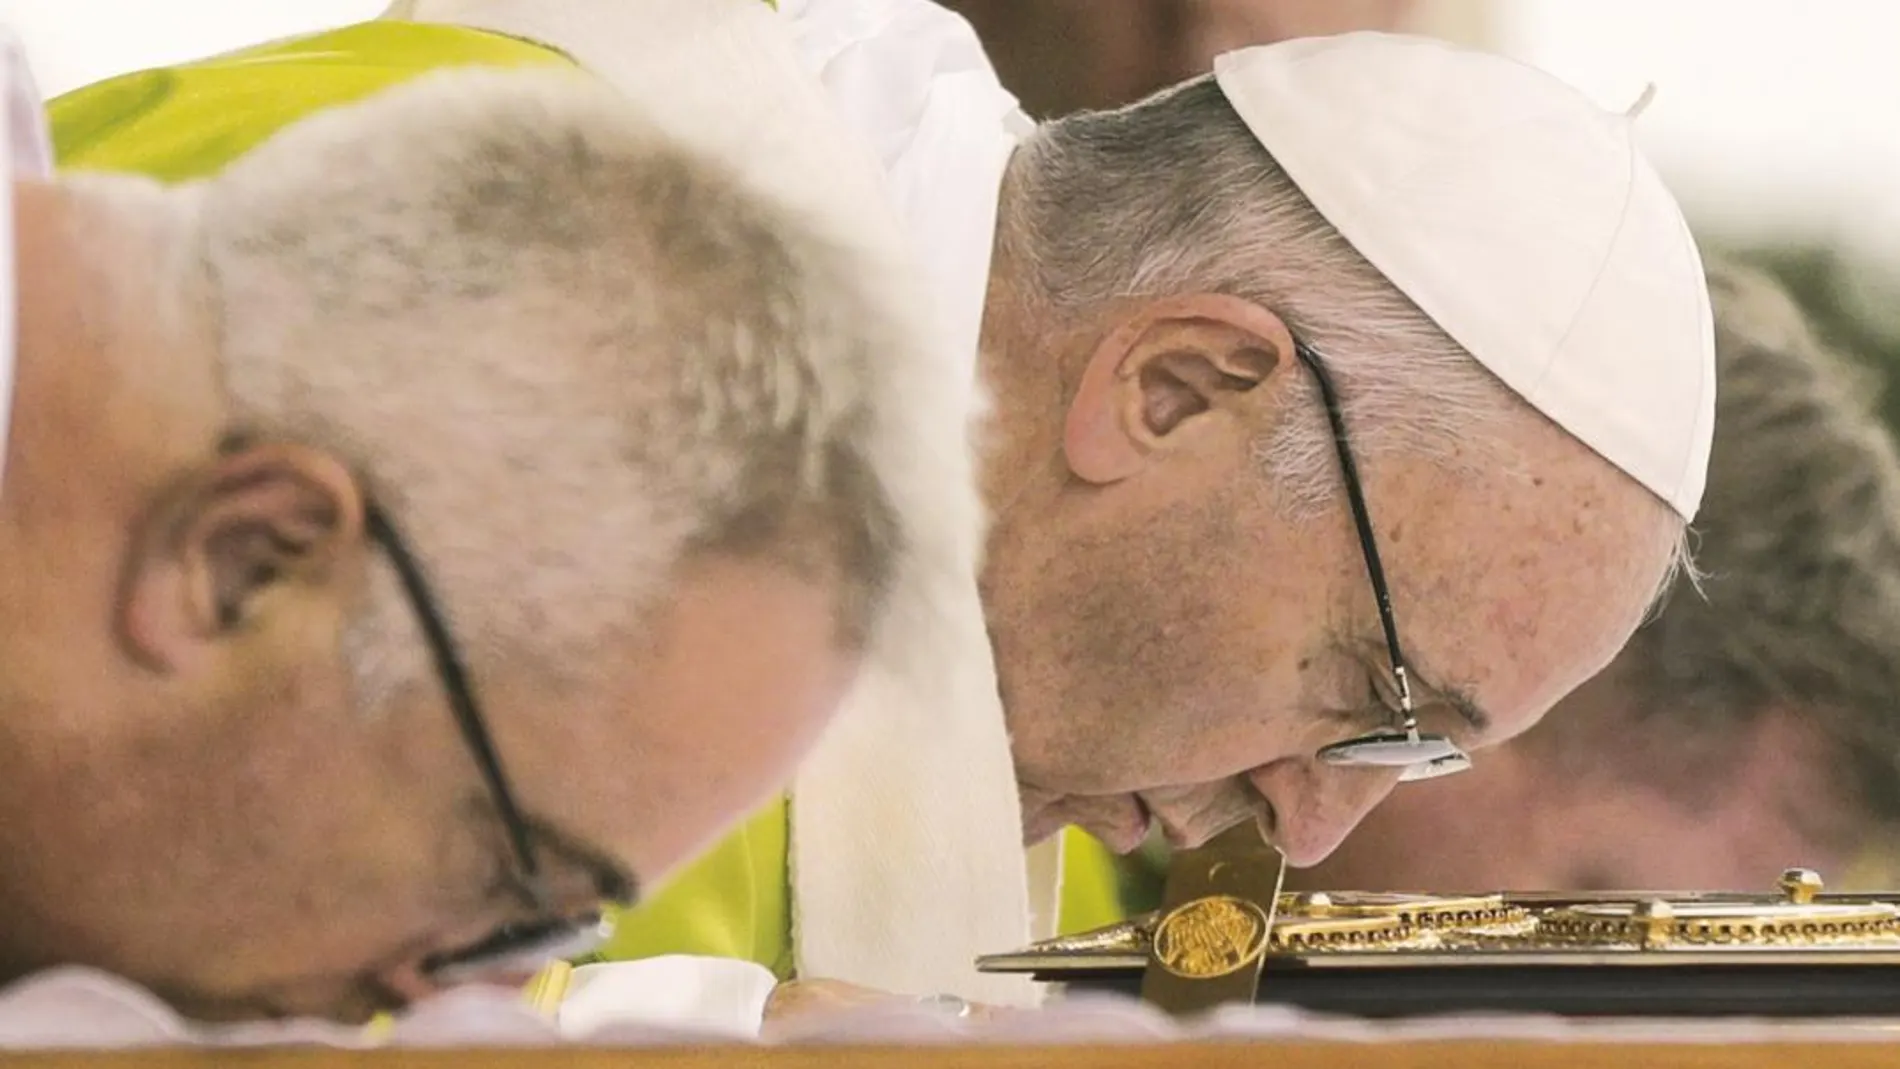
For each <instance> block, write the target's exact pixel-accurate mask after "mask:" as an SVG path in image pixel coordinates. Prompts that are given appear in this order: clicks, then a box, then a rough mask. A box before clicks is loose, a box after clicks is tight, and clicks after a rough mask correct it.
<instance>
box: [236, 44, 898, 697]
mask: <svg viewBox="0 0 1900 1069" xmlns="http://www.w3.org/2000/svg"><path fill="white" fill-rule="evenodd" d="M200 199H201V201H202V209H201V217H202V220H203V228H202V241H203V244H202V250H203V256H204V258H205V263H206V265H207V267H208V269H209V272H210V275H211V277H212V280H213V283H214V290H215V292H216V293H217V294H218V299H219V301H220V303H221V305H222V307H221V313H220V314H221V336H220V339H219V340H220V344H221V348H222V368H223V374H224V378H225V387H226V390H227V392H228V394H229V397H230V400H231V403H232V405H233V406H234V408H235V410H236V412H237V414H238V419H239V421H240V427H239V428H237V429H239V430H261V431H264V432H267V433H274V434H281V435H289V436H294V437H296V438H299V439H303V440H307V441H310V442H312V443H315V444H320V445H323V446H325V447H328V448H331V449H334V450H336V451H338V452H340V453H342V454H343V455H345V456H346V457H348V458H350V459H351V460H352V461H353V462H354V463H356V464H357V465H358V468H359V470H360V472H361V474H362V476H363V478H364V479H365V482H366V484H367V485H368V487H369V492H370V493H371V494H372V496H373V497H374V498H375V499H376V500H377V501H378V502H379V503H380V504H382V505H383V506H384V507H385V508H386V510H387V511H388V512H389V513H390V514H391V516H392V517H393V519H394V522H395V523H396V524H397V525H398V526H399V527H400V528H402V529H403V531H404V532H405V534H406V535H407V540H408V541H410V542H411V543H412V547H413V548H414V550H415V551H416V553H417V555H418V557H419V558H421V561H422V564H423V567H424V568H425V570H426V571H427V572H428V574H429V577H430V580H431V582H432V584H433V585H434V586H435V587H436V588H437V593H438V596H439V597H440V598H441V599H442V602H443V605H442V606H441V607H442V609H443V610H444V611H445V613H446V614H447V616H448V617H449V619H450V624H451V627H452V628H453V629H454V630H455V632H456V633H457V636H458V638H459V639H460V641H461V642H462V643H464V644H465V645H466V647H467V652H468V654H469V655H470V658H471V660H473V661H475V662H476V663H477V664H480V663H483V662H484V661H487V662H490V663H492V662H493V661H494V660H496V659H502V660H505V661H507V662H511V663H514V664H524V663H525V664H530V665H532V666H534V668H535V669H536V670H537V671H543V672H547V673H550V674H551V675H552V676H553V677H554V678H556V679H559V680H561V681H569V680H572V679H576V678H580V677H581V676H583V675H584V673H585V671H586V669H587V667H588V666H587V665H586V664H584V663H577V661H576V659H577V658H580V657H585V656H587V655H588V653H589V652H590V651H592V650H595V649H597V648H598V647H599V644H600V641H601V640H602V639H603V638H605V637H607V636H608V635H609V634H613V633H619V634H625V633H627V632H628V631H629V630H630V629H632V628H634V627H636V626H637V625H638V622H639V615H640V613H641V611H642V610H643V609H644V608H645V607H646V606H647V605H648V604H649V603H650V602H651V600H652V599H653V598H654V597H655V595H656V594H657V593H658V592H659V589H660V587H661V586H662V584H663V583H664V582H665V579H666V577H667V574H668V572H669V570H670V569H671V568H672V566H673V565H674V564H675V562H676V561H677V560H678V559H679V558H680V557H681V556H682V555H683V554H684V553H687V552H689V551H692V550H694V549H698V548H713V549H719V548H736V549H740V550H747V551H750V550H769V551H771V552H774V553H776V554H778V555H779V556H781V557H783V556H784V555H785V554H786V553H797V552H799V551H798V550H797V549H796V548H792V549H788V548H786V546H785V545H784V543H786V542H793V541H796V538H795V536H794V535H792V534H790V533H788V529H795V530H799V531H804V532H805V534H804V541H805V542H807V543H812V542H816V543H817V544H819V545H821V546H823V547H825V548H824V549H823V550H822V551H810V552H817V553H818V554H819V564H820V565H821V566H823V567H826V568H835V569H837V570H838V571H839V572H840V573H841V574H842V576H843V578H844V580H845V583H846V586H847V587H848V588H850V589H855V590H856V591H857V592H858V593H859V594H860V595H861V596H860V597H859V598H858V601H859V602H860V604H859V606H858V607H859V609H861V610H864V612H862V613H861V614H860V615H864V616H867V617H868V615H869V607H871V606H874V605H876V604H879V603H881V600H882V591H883V587H884V585H885V583H886V581H887V579H888V573H889V572H890V570H891V568H892V567H893V562H894V558H895V556H896V553H897V551H898V545H899V544H900V543H901V542H902V539H903V532H902V531H901V530H900V529H899V528H898V527H896V526H894V524H895V520H894V517H893V516H892V514H891V509H890V495H889V494H887V493H886V490H887V487H886V486H884V485H883V482H882V481H881V479H880V478H879V475H878V469H877V468H876V466H875V463H874V460H875V458H874V451H875V446H876V443H875V442H874V441H873V438H872V432H871V425H872V422H873V421H872V416H871V413H870V412H869V411H868V410H867V406H868V399H867V394H868V392H869V390H870V385H869V384H870V383H871V382H872V381H873V380H872V377H871V369H872V368H873V365H874V362H876V361H902V360H905V359H909V358H910V356H911V354H912V353H913V351H914V350H915V345H914V343H913V340H912V337H911V335H909V334H908V333H905V332H904V331H903V330H902V329H901V328H900V326H899V324H898V323H897V321H896V319H894V318H893V315H892V314H891V310H890V306H889V304H888V302H887V301H886V300H885V299H884V296H883V294H882V292H881V291H880V290H878V289H877V288H876V287H875V285H874V283H873V282H871V281H869V280H868V278H867V276H870V275H872V274H874V273H875V272H873V271H870V270H867V267H868V266H869V265H867V264H866V263H865V262H864V261H863V260H862V259H860V258H858V257H856V256H854V255H851V254H850V253H849V252H848V251H847V249H846V248H845V247H844V246H843V245H842V244H840V243H838V242H834V241H832V240H830V239H829V238H828V237H827V236H826V235H824V234H821V233H819V232H818V231H817V230H815V229H814V228H813V227H812V226H810V225H808V221H807V220H805V219H802V218H800V217H799V216H797V215H796V214H794V213H792V212H790V211H788V210H786V209H784V208H783V207H782V206H780V204H779V203H777V202H775V201H772V200H770V199H768V198H766V197H763V196H761V195H759V194H758V193H757V191H755V190H750V189H748V188H746V187H744V186H743V185H742V184H741V183H739V182H738V181H736V180H735V179H734V178H733V177H732V176H731V174H730V172H729V171H728V170H727V169H725V168H723V167H721V166H719V165H717V164H715V163H713V162H711V161H710V160H708V159H706V158H704V157H701V156H698V155H696V154H694V153H692V152H689V151H687V150H685V149H684V148H682V147H681V145H680V143H679V142H678V140H677V139H673V138H669V137H666V136H664V135H662V134H661V133H660V132H658V130H657V129H656V128H655V127H653V126H651V125H649V124H648V123H647V122H646V121H644V120H642V119H641V118H640V115H639V113H638V111H637V110H636V109H634V108H632V107H631V106H630V105H629V103H628V102H627V100H626V99H625V98H623V97H620V96H618V95H616V94H615V93H613V92H612V91H611V90H610V89H608V88H606V87H604V86H601V85H598V84H597V83H595V82H593V81H592V80H591V79H588V78H585V77H584V76H581V75H578V74H573V73H566V72H561V73H533V74H522V73H510V74H499V73H469V72H462V73H455V74H449V75H439V76H435V77H432V78H427V79H423V80H421V81H420V82H417V83H414V84H412V85H409V86H407V87H404V88H401V89H397V90H394V91H390V92H388V93H384V94H381V95H379V96H377V97H375V98H372V99H371V100H370V101H369V102H367V103H364V104H359V105H355V106H352V107H347V108H341V109H337V110H335V111H332V112H329V113H325V114H323V115H320V116H318V117H315V118H312V119H310V120H306V121H305V122H303V123H300V124H298V125H297V126H295V127H292V128H290V129H289V130H287V131H286V132H285V133H283V134H281V135H280V136H279V137H277V138H276V139H274V140H273V141H271V142H269V143H267V144H266V145H264V146H263V147H262V148H260V149H259V150H257V151H255V152H254V153H252V154H250V155H249V156H247V157H245V158H244V159H242V160H241V161H239V162H238V163H237V164H235V165H234V166H232V167H231V168H230V169H228V170H227V171H226V172H225V173H223V174H222V175H220V176H219V177H217V178H216V179H214V180H212V181H211V182H210V183H208V184H207V185H206V186H204V187H203V188H202V190H201V191H200ZM811 518H815V519H817V520H818V521H819V523H820V525H821V534H820V536H819V537H818V538H813V537H812V536H811V534H810V525H809V523H808V522H806V520H808V519H811ZM804 563H806V564H809V563H811V561H810V560H806V561H805V562H804ZM868 622H869V621H868V619H864V620H858V621H856V622H855V623H847V626H851V627H863V626H867V625H868ZM349 656H350V659H351V661H352V664H353V667H354V670H355V672H356V675H357V677H358V682H359V685H360V686H361V688H362V692H363V701H364V703H365V704H366V705H368V706H371V707H374V706H377V705H380V704H381V703H382V702H383V701H385V700H387V699H388V698H389V697H390V696H391V695H392V693H393V692H394V691H396V690H398V689H400V688H402V687H404V686H407V685H413V684H416V683H418V682H421V681H423V680H425V679H427V678H428V676H427V672H428V669H429V665H428V662H427V660H426V658H425V656H424V653H423V647H422V646H421V644H420V643H419V641H417V635H416V631H415V622H414V620H413V618H412V615H411V613H410V612H409V610H408V609H407V607H406V605H405V604H404V602H403V600H402V599H401V597H400V594H399V587H398V585H397V582H396V579H395V576H394V574H393V572H392V571H391V570H390V569H389V568H388V567H387V566H386V564H385V565H383V566H379V568H378V574H377V575H376V576H375V577H374V581H373V588H372V590H371V593H370V598H369V604H368V605H367V607H366V609H365V611H364V612H363V614H362V616H361V618H360V619H359V620H358V621H357V623H356V625H355V626H354V627H353V628H352V631H351V635H350V642H349Z"/></svg>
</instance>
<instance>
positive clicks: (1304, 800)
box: [1248, 759, 1403, 868]
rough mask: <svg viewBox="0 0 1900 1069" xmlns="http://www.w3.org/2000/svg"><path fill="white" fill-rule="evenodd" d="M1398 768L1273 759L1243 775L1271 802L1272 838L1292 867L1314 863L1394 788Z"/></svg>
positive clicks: (1397, 781)
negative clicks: (1357, 766)
mask: <svg viewBox="0 0 1900 1069" xmlns="http://www.w3.org/2000/svg"><path fill="white" fill-rule="evenodd" d="M1402 771H1403V770H1402V769H1397V768H1340V767H1336V766H1333V765H1324V764H1321V763H1320V762H1318V761H1316V760H1310V759H1301V760H1282V761H1275V762H1274V763H1272V764H1270V765H1266V766H1264V767H1262V768H1260V769H1257V770H1255V771H1254V772H1253V773H1252V775H1250V776H1249V777H1248V778H1249V779H1250V780H1252V782H1253V786H1254V789H1255V790H1257V791H1259V792H1260V795H1261V797H1263V798H1265V799H1266V800H1267V802H1268V803H1269V804H1270V805H1272V806H1273V828H1272V837H1273V842H1274V845H1275V846H1278V847H1279V848H1280V851H1281V852H1282V853H1284V854H1285V855H1286V860H1287V864H1289V865H1293V866H1295V867H1297V868H1305V867H1307V866H1309V865H1317V864H1319V863H1320V862H1322V861H1324V860H1326V858H1327V856H1328V855H1330V854H1331V853H1332V852H1333V851H1334V850H1337V849H1339V844H1340V843H1341V842H1343V841H1344V840H1345V838H1346V836H1347V834H1348V833H1350V832H1351V831H1352V830H1353V829H1354V828H1356V827H1358V826H1359V822H1360V821H1362V820H1364V819H1365V818H1366V814H1367V813H1370V812H1372V808H1373V807H1374V806H1376V805H1378V804H1379V803H1380V802H1382V801H1384V800H1385V796H1386V795H1388V794H1391V793H1392V788H1394V787H1396V786H1398V784H1399V776H1400V774H1401V772H1402Z"/></svg>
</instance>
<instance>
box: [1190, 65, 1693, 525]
mask: <svg viewBox="0 0 1900 1069" xmlns="http://www.w3.org/2000/svg"><path fill="white" fill-rule="evenodd" d="M1214 74H1215V79H1216V80H1217V81H1218V82H1219V84H1220V87H1221V90H1222V91H1223V92H1225V93H1226V94H1227V99H1228V101H1230V102H1231V103H1232V104H1233V107H1234V110H1235V111H1237V112H1239V113H1240V117H1241V118H1242V119H1243V120H1245V122H1246V124H1247V126H1248V128H1249V129H1251V130H1252V131H1253V133H1254V136H1255V137H1257V138H1259V139H1260V143H1261V144H1262V145H1264V146H1266V149H1267V151H1268V152H1270V153H1272V155H1273V157H1274V159H1275V160H1276V161H1278V162H1279V164H1280V166H1281V167H1282V168H1284V169H1285V170H1286V172H1287V174H1288V176H1289V177H1291V178H1292V180H1293V181H1294V183H1295V184H1297V185H1298V186H1299V188H1300V191H1301V192H1303V193H1304V194H1306V197H1307V199H1309V200H1311V201H1312V202H1313V205H1314V207H1316V208H1318V209H1319V212H1320V214H1321V215H1323V216H1325V217H1326V220H1327V221H1328V222H1330V223H1331V224H1332V225H1333V227H1334V228H1335V229H1337V230H1338V231H1339V233H1340V234H1341V235H1342V236H1344V237H1345V239H1346V240H1347V241H1349V242H1351V243H1352V245H1353V247H1354V248H1355V249H1357V250H1358V251H1359V253H1360V254H1361V255H1363V256H1364V257H1365V258H1366V259H1367V260H1369V261H1371V263H1372V265H1373V266H1374V267H1376V268H1378V269H1379V271H1380V272H1381V273H1382V274H1384V275H1385V277H1386V278H1387V279H1389V280H1391V282H1392V283H1393V284H1394V285H1395V286H1397V287H1398V288H1399V290H1400V291H1402V292H1403V293H1404V294H1405V295H1406V296H1407V297H1410V298H1411V299H1412V301H1413V302H1414V303H1416V304H1417V305H1418V306H1419V307H1420V308H1421V309H1423V310H1424V311H1425V313H1426V314H1427V315H1429V316H1430V317H1431V318H1432V319H1433V320H1434V321H1435V322H1436V323H1437V324H1438V325H1439V326H1440V327H1441V328H1443V329H1444V331H1445V332H1446V333H1447V334H1449V335H1451V337H1452V338H1453V339H1454V340H1455V341H1457V342H1458V344H1460V345H1462V346H1463V347H1464V348H1465V349H1466V350H1468V351H1469V352H1470V353H1471V355H1472V356H1474V357H1476V358H1477V360H1478V362H1479V363H1481V364H1483V365H1484V366H1485V367H1487V368H1489V369H1490V370H1491V372H1492V373H1493V374H1495V375H1497V377H1498V378H1500V379H1502V380H1504V382H1505V384H1506V385H1508V386H1510V387H1511V389H1513V390H1515V391H1516V392H1517V393H1518V394H1519V395H1521V396H1522V397H1523V398H1524V399H1525V400H1526V401H1529V402H1530V403H1531V404H1532V405H1533V406H1535V407H1536V408H1537V409H1538V411H1540V412H1542V413H1544V415H1546V416H1548V417H1550V418H1551V419H1552V420H1553V421H1555V422H1556V423H1557V425H1558V426H1560V427H1562V428H1564V430H1566V431H1568V432H1569V433H1570V434H1571V435H1573V436H1575V437H1576V438H1577V439H1578V440H1579V441H1581V442H1583V443H1584V444H1585V445H1587V446H1589V447H1590V448H1591V449H1593V450H1595V451H1596V452H1597V453H1599V454H1600V455H1602V456H1603V458H1604V459H1605V460H1608V461H1609V462H1610V463H1612V464H1614V465H1616V466H1617V467H1618V468H1620V469H1622V470H1623V471H1625V472H1627V473H1628V474H1629V475H1630V476H1631V477H1632V478H1634V479H1636V480H1637V481H1638V482H1640V483H1642V484H1643V485H1644V486H1646V487H1648V488H1649V489H1650V490H1652V491H1654V492H1655V493H1656V494H1657V496H1659V497H1661V498H1662V499H1663V500H1664V501H1667V502H1668V503H1669V504H1670V505H1671V506H1673V507H1674V509H1675V510H1676V511H1677V512H1678V513H1680V514H1681V515H1682V517H1683V518H1684V519H1685V520H1689V519H1693V518H1694V517H1695V511H1696V507H1697V506H1698V505H1699V504H1700V503H1701V500H1702V487H1703V482H1704V480H1705V479H1706V478H1707V476H1708V466H1709V440H1710V437H1711V436H1712V433H1713V430H1714V423H1715V336H1714V327H1713V324H1712V322H1711V318H1710V312H1709V294H1708V285H1707V282H1706V280H1705V279H1704V277H1703V273H1702V260H1701V257H1700V256H1699V255H1698V254H1697V252H1696V247H1695V241H1694V240H1693V239H1692V238H1691V237H1690V235H1689V228H1688V226H1687V224H1685V223H1684V221H1683V218H1682V212H1681V210H1680V209H1679V208H1678V207H1677V205H1676V202H1675V199H1674V198H1673V197H1671V196H1670V194H1669V191H1668V190H1667V189H1665V188H1664V187H1663V183H1662V180H1661V179H1660V178H1659V177H1658V176H1657V174H1656V172H1655V170H1654V168H1652V167H1651V166H1650V164H1649V162H1648V161H1647V160H1646V159H1645V158H1644V157H1643V155H1642V153H1641V152H1640V151H1639V150H1638V149H1637V147H1636V144H1635V137H1634V133H1633V131H1632V118H1631V117H1629V116H1624V115H1617V114H1613V113H1609V112H1605V111H1603V110H1602V109H1600V108H1598V107H1597V106H1596V105H1594V104H1593V103H1591V102H1590V101H1589V100H1588V99H1586V98H1585V97H1584V96H1583V95H1582V94H1581V93H1578V92H1577V91H1576V90H1574V89H1572V88H1570V87H1569V86H1567V85H1565V84H1563V83H1562V82H1560V81H1558V80H1557V79H1556V78H1553V77H1551V76H1550V75H1548V74H1545V73H1543V72H1541V71H1538V70H1535V69H1533V68H1530V67H1527V66H1524V65H1522V64H1520V63H1516V62H1513V61H1511V60H1507V59H1504V58H1501V57H1498V56H1493V55H1487V54H1484V53H1480V52H1473V51H1469V50H1466V49H1462V48H1457V47H1454V46H1452V45H1448V44H1445V43H1443V42H1439V41H1434V40H1431V39H1428V38H1421V37H1406V36H1398V35H1392V34H1375V33H1355V34H1346V35H1343V36H1339V37H1321V38H1309V39H1305V40H1296V41H1288V42H1285V43H1282V44H1276V45H1267V46H1264V47H1260V48H1249V49H1245V50H1242V51H1239V52H1232V53H1229V54H1227V55H1224V56H1221V57H1220V58H1219V59H1217V60H1215V61H1214Z"/></svg>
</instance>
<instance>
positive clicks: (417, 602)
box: [363, 504, 541, 898]
mask: <svg viewBox="0 0 1900 1069" xmlns="http://www.w3.org/2000/svg"><path fill="white" fill-rule="evenodd" d="M363 525H364V527H365V529H366V530H367V531H368V533H369V536H370V537H371V538H372V539H374V540H375V541H376V542H377V543H379V544H380V545H381V546H382V547H383V551H384V552H385V553H388V554H389V560H390V563H391V564H393V565H395V568H396V575H397V577H398V578H399V579H400V580H401V581H402V585H403V590H404V591H405V592H406V593H407V594H408V595H409V601H410V603H411V604H412V605H414V606H415V607H416V614H415V615H416V619H417V621H418V622H419V623H420V624H421V625H422V632H423V638H424V639H425V640H426V641H427V642H428V645H429V652H430V655H431V656H433V657H434V659H435V665H436V671H437V672H439V673H440V674H441V676H442V683H443V689H444V690H445V691H446V692H447V694H448V699H449V708H450V711H451V712H452V713H453V714H454V716H455V723H456V726H457V727H459V728H460V729H461V731H462V738H463V740H464V741H466V742H467V743H468V748H469V749H470V750H471V751H472V752H473V753H474V755H475V764H476V766H477V767H478V768H479V769H480V770H481V774H482V779H483V781H484V782H485V783H486V785H487V787H488V793H489V795H490V796H491V797H492V798H493V799H494V801H495V808H496V809H497V810H499V815H500V817H501V823H502V827H503V828H504V829H505V830H506V832H507V835H508V845H509V848H510V849H511V850H513V851H514V855H515V861H516V863H517V864H519V865H520V866H521V873H522V875H523V876H524V877H526V878H527V880H528V882H529V888H528V890H529V891H530V893H532V894H533V895H535V896H536V897H537V898H539V897H540V896H541V887H540V875H541V868H540V865H539V864H538V863H537V862H536V860H535V852H534V848H533V845H532V844H531V843H529V841H528V822H527V820H526V818H525V817H524V816H523V815H522V813H521V807H520V806H519V805H517V804H516V803H515V793H514V791H513V790H512V789H511V788H510V787H509V786H508V776H507V774H506V773H504V772H503V771H502V768H501V759H500V758H499V757H497V756H496V754H495V746H494V742H493V740H491V739H490V738H489V737H488V731H487V729H486V728H485V727H484V726H483V724H482V717H481V714H480V713H479V712H478V711H476V709H475V704H474V699H473V697H472V695H473V693H474V692H473V690H472V689H471V684H470V681H469V674H468V668H467V666H466V665H465V664H464V663H463V661H462V657H461V654H460V653H459V652H458V651H457V650H456V647H455V640H454V638H453V637H451V636H450V635H449V632H448V628H447V627H446V626H444V625H443V623H442V620H441V618H440V617H439V616H438V615H437V614H436V611H435V600H434V598H433V597H431V596H430V593H429V587H428V584H427V583H426V582H424V581H423V578H422V568H421V566H420V565H418V564H417V563H416V559H415V558H414V557H412V556H411V555H410V554H409V547H408V546H407V545H406V544H405V543H404V542H403V540H402V538H401V536H399V535H398V534H397V533H396V528H395V525H393V524H391V523H390V522H389V517H388V516H386V515H384V514H383V511H382V510H381V509H380V508H377V507H376V506H375V505H374V504H371V505H370V506H369V507H368V508H366V509H365V510H364V513H363Z"/></svg>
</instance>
